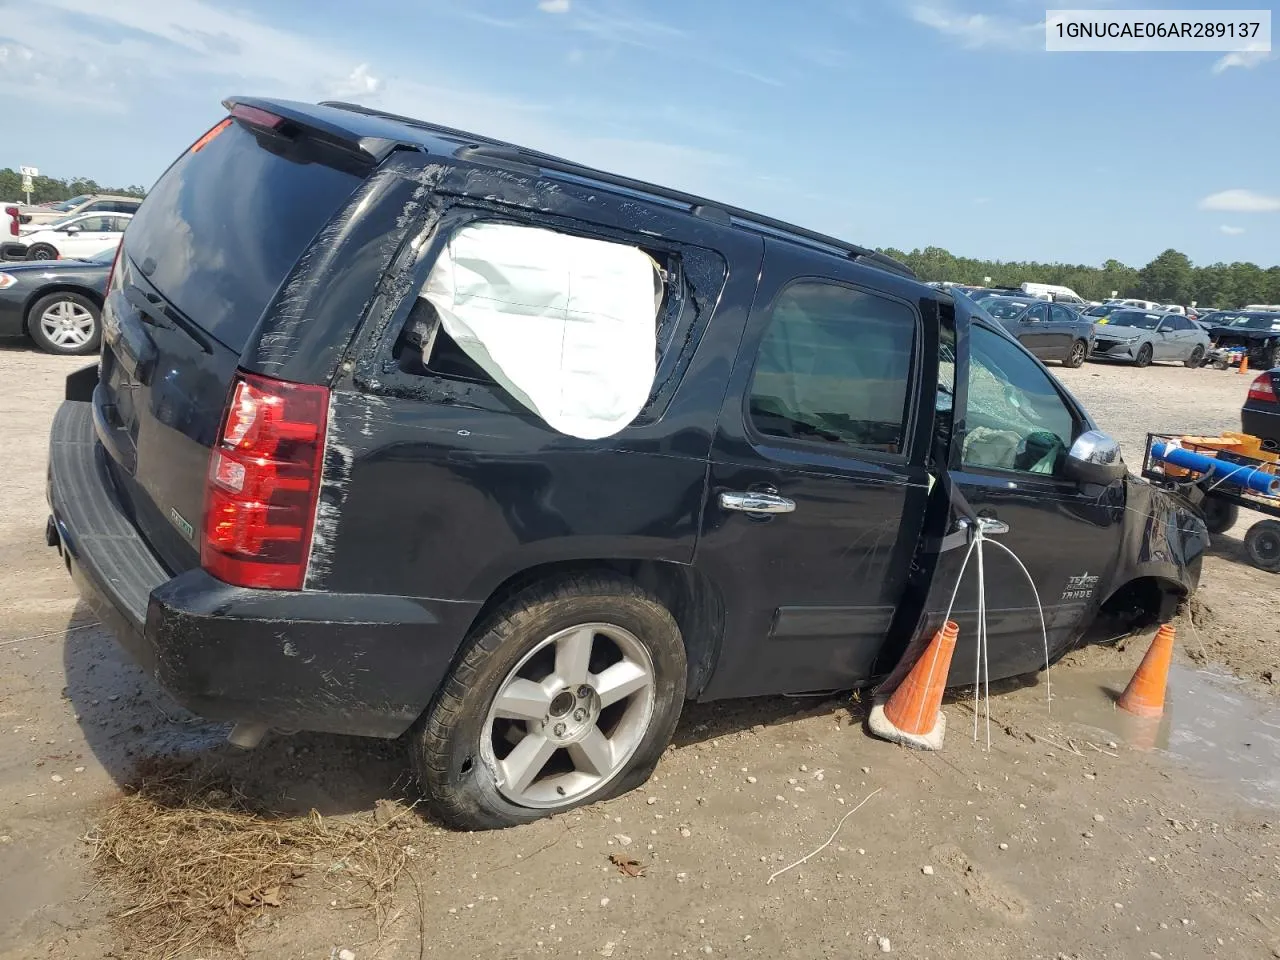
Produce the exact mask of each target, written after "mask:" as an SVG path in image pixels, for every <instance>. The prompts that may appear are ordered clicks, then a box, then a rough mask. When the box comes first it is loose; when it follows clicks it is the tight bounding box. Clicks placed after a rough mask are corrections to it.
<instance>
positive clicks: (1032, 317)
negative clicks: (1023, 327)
mask: <svg viewBox="0 0 1280 960" xmlns="http://www.w3.org/2000/svg"><path fill="white" fill-rule="evenodd" d="M1048 319H1049V307H1048V306H1047V305H1046V304H1043V303H1037V304H1033V305H1032V306H1031V307H1029V308H1028V309H1027V312H1026V313H1025V314H1023V317H1022V322H1023V323H1037V322H1040V321H1043V320H1048Z"/></svg>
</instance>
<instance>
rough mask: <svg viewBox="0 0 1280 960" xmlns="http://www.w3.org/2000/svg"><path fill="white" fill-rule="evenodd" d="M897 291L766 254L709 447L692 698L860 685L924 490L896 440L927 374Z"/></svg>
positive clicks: (807, 260) (863, 276)
mask: <svg viewBox="0 0 1280 960" xmlns="http://www.w3.org/2000/svg"><path fill="white" fill-rule="evenodd" d="M912 289H914V285H912V284H909V283H906V282H897V280H896V278H893V277H890V276H889V275H887V274H884V273H882V272H881V271H878V270H872V269H867V268H861V267H855V266H854V265H853V264H842V263H841V262H840V261H839V260H836V259H835V258H833V257H830V256H826V255H819V254H816V253H812V252H810V251H806V250H803V249H798V248H795V247H792V246H791V245H788V244H781V243H779V244H772V245H770V246H769V247H767V250H766V254H765V263H764V270H763V272H762V275H761V280H760V285H759V288H758V290H757V294H756V303H755V306H754V308H753V311H752V314H751V316H750V318H749V320H748V323H747V327H746V331H745V333H744V335H743V340H742V346H741V348H740V350H739V354H738V359H737V362H736V363H735V365H734V368H733V373H732V375H731V378H730V382H729V388H728V392H727V395H726V399H725V402H724V406H723V408H722V410H721V414H720V420H719V429H718V431H717V433H716V437H715V440H714V443H713V446H712V451H711V471H710V485H709V491H708V500H707V502H706V504H705V506H704V517H703V529H702V533H701V536H700V538H699V541H698V548H697V555H696V561H695V562H696V563H697V565H698V566H699V567H700V568H701V569H702V570H703V571H704V572H705V573H706V574H707V575H708V576H709V577H710V578H711V580H712V581H714V582H715V583H716V584H717V585H718V586H719V588H720V590H721V592H722V594H723V598H724V612H725V630H724V637H725V640H724V646H723V649H722V650H721V653H720V656H719V659H718V662H717V665H716V670H715V673H714V676H713V677H712V680H711V683H710V685H709V687H708V688H707V690H706V691H705V692H704V696H705V697H707V698H708V699H710V698H715V697H725V696H747V695H753V694H766V693H776V692H778V691H805V690H816V689H836V688H842V687H848V686H850V685H851V684H853V683H855V682H857V681H859V680H862V679H865V678H867V677H868V676H869V675H870V672H871V668H872V664H873V662H874V660H875V657H876V654H877V653H878V652H879V649H880V647H881V645H882V644H883V642H884V638H885V636H886V634H887V632H888V629H889V626H890V622H891V620H892V618H893V615H894V612H895V609H896V607H897V604H898V602H899V600H900V598H901V594H902V589H903V585H904V583H905V581H906V576H907V572H908V569H909V566H910V558H911V553H912V549H913V545H914V542H915V539H916V536H917V533H918V531H919V527H920V524H921V522H922V520H923V508H924V504H925V498H926V491H927V486H928V478H927V475H926V473H925V469H924V467H923V452H922V451H921V450H919V449H914V450H913V445H912V443H911V440H910V438H911V436H912V425H913V424H914V423H915V419H916V417H917V416H919V415H920V411H919V410H918V409H917V398H918V397H919V396H920V395H921V391H920V389H919V387H920V384H921V382H922V380H924V379H929V381H930V383H931V382H932V376H933V372H932V370H930V371H928V372H927V373H922V372H921V371H922V367H921V358H922V348H921V344H922V342H923V341H924V333H923V331H924V327H923V319H922V316H921V312H920V308H919V305H918V304H917V303H913V302H912V301H911V300H909V299H908V297H909V296H910V294H909V292H906V291H910V290H912ZM931 395H932V394H931V392H930V396H931ZM929 413H931V411H926V412H925V415H928V414H929Z"/></svg>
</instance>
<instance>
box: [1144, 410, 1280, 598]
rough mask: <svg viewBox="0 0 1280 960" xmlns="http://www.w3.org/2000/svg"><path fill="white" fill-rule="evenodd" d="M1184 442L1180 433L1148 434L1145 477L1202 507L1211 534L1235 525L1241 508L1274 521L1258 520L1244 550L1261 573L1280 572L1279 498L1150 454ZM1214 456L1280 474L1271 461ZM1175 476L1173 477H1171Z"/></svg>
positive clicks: (1221, 452)
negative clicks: (1158, 447) (1157, 448)
mask: <svg viewBox="0 0 1280 960" xmlns="http://www.w3.org/2000/svg"><path fill="white" fill-rule="evenodd" d="M1175 440H1176V441H1185V440H1186V438H1185V437H1184V436H1183V435H1179V434H1167V433H1148V434H1147V446H1146V451H1145V453H1144V455H1143V459H1142V476H1143V477H1144V478H1145V479H1147V480H1149V481H1151V482H1152V483H1155V484H1158V485H1160V486H1162V487H1166V488H1168V489H1170V490H1173V491H1175V492H1177V493H1179V494H1181V495H1182V496H1184V497H1186V498H1187V499H1188V500H1190V501H1191V502H1192V503H1193V504H1195V505H1196V506H1197V507H1199V508H1200V511H1201V512H1202V513H1203V514H1204V519H1205V525H1206V526H1207V527H1208V528H1209V533H1210V534H1219V533H1225V532H1226V531H1227V530H1229V529H1230V528H1231V527H1233V526H1234V525H1235V523H1236V520H1237V519H1238V518H1239V516H1240V508H1241V507H1244V508H1245V509H1246V510H1253V511H1255V512H1256V513H1261V514H1263V515H1264V516H1266V517H1272V518H1275V519H1269V520H1259V521H1258V522H1257V523H1255V524H1254V525H1253V526H1251V527H1250V528H1249V529H1248V530H1247V531H1245V535H1244V548H1245V552H1246V553H1247V554H1248V556H1249V562H1250V563H1252V564H1253V565H1254V566H1255V567H1257V568H1258V569H1260V570H1268V571H1270V572H1272V573H1280V497H1269V496H1266V495H1264V494H1260V493H1254V492H1253V491H1250V490H1245V489H1244V488H1243V487H1241V486H1239V485H1237V484H1233V483H1231V482H1230V480H1223V479H1216V480H1215V479H1213V478H1212V477H1205V476H1202V475H1199V474H1197V473H1195V472H1194V471H1190V470H1187V469H1185V468H1182V467H1175V466H1173V465H1172V464H1166V463H1164V462H1163V461H1160V460H1157V459H1155V458H1154V457H1153V456H1152V455H1151V447H1152V444H1154V443H1157V442H1162V443H1170V442H1173V441H1175ZM1214 456H1215V457H1216V458H1217V459H1219V460H1224V461H1226V462H1228V463H1234V464H1239V465H1241V466H1246V467H1255V468H1268V467H1270V468H1271V469H1272V471H1273V472H1277V474H1278V475H1280V467H1278V466H1277V464H1276V463H1275V462H1273V461H1271V460H1265V459H1261V458H1258V457H1250V456H1247V455H1245V454H1241V453H1236V452H1234V451H1231V450H1223V449H1218V450H1215V451H1214ZM1171 473H1172V474H1173V475H1170V474H1171Z"/></svg>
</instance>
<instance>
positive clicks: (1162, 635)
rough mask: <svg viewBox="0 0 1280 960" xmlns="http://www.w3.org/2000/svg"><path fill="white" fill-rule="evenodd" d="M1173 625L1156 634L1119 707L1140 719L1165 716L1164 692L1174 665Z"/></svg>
mask: <svg viewBox="0 0 1280 960" xmlns="http://www.w3.org/2000/svg"><path fill="white" fill-rule="evenodd" d="M1173 636H1174V631H1173V625H1172V624H1169V623H1166V624H1165V625H1164V626H1162V627H1161V628H1160V629H1159V630H1158V631H1157V632H1156V638H1155V639H1154V640H1152V641H1151V648H1150V649H1149V650H1147V654H1146V656H1144V657H1143V658H1142V663H1140V664H1138V669H1137V671H1136V672H1135V673H1134V675H1133V679H1132V680H1130V681H1129V685H1128V686H1127V687H1125V688H1124V693H1122V694H1120V699H1119V700H1117V701H1116V706H1117V707H1119V708H1120V709H1121V710H1127V711H1128V712H1129V713H1132V714H1134V715H1135V716H1138V717H1158V716H1160V715H1161V714H1163V713H1164V691H1165V687H1167V686H1168V684H1169V665H1170V664H1171V663H1172V662H1173Z"/></svg>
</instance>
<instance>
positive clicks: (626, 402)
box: [421, 223, 662, 439]
mask: <svg viewBox="0 0 1280 960" xmlns="http://www.w3.org/2000/svg"><path fill="white" fill-rule="evenodd" d="M421 296H423V297H425V298H426V299H427V300H428V301H429V302H430V303H431V305H432V306H433V307H435V309H436V312H437V313H439V315H440V322H441V325H442V326H443V328H444V330H445V332H447V333H448V334H449V336H450V337H452V338H453V339H454V341H455V342H456V343H457V344H458V346H459V347H460V348H461V349H462V350H463V351H465V352H466V354H467V356H469V357H470V358H471V359H472V360H474V361H475V362H476V363H477V364H478V365H479V366H480V367H481V368H482V369H483V370H484V371H485V372H486V373H488V374H489V376H491V377H493V379H494V380H496V381H497V382H498V383H499V384H501V385H502V386H503V387H504V388H505V389H506V390H508V391H509V392H510V393H511V394H512V395H513V396H515V397H516V399H517V400H519V401H520V402H521V403H523V404H524V405H525V406H527V407H528V408H529V409H530V410H532V411H533V412H534V413H536V414H537V415H538V416H539V417H541V418H542V419H543V420H545V421H546V422H547V424H549V425H550V426H551V427H553V428H554V429H556V430H558V431H560V432H561V433H566V434H569V435H570V436H574V437H582V438H585V439H597V438H599V437H607V436H611V435H613V434H615V433H617V432H618V431H619V430H622V429H623V428H624V427H625V426H626V425H627V424H629V423H630V422H631V421H632V420H634V419H635V417H636V415H637V414H638V413H639V412H640V410H641V408H642V407H643V406H644V404H645V401H646V400H648V398H649V392H650V390H651V389H652V387H653V378H654V372H655V352H656V336H657V334H656V319H657V311H658V306H659V305H660V304H661V301H662V281H661V278H660V276H659V275H658V273H657V267H656V265H655V264H654V262H653V260H652V259H651V258H650V257H649V255H648V254H646V253H645V252H644V251H643V250H640V249H638V248H636V247H632V246H627V245H625V244H621V243H610V242H607V241H604V240H591V239H588V238H585V237H573V236H569V235H568V234H563V233H557V232H555V231H554V230H547V229H543V228H539V227H525V226H516V225H512V224H504V223H477V224H472V225H469V226H465V227H462V228H461V229H459V230H458V231H457V232H456V233H455V234H454V235H453V237H452V238H451V239H450V240H449V243H448V246H447V247H445V249H444V251H443V252H442V253H441V254H440V259H439V260H438V261H437V262H436V265H435V266H434V267H433V268H432V270H431V275H430V276H429V277H428V278H427V284H426V287H425V288H424V289H423V291H422V293H421Z"/></svg>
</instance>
